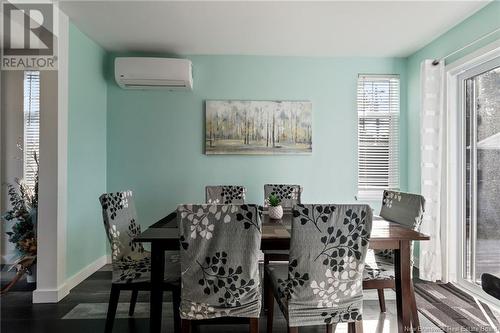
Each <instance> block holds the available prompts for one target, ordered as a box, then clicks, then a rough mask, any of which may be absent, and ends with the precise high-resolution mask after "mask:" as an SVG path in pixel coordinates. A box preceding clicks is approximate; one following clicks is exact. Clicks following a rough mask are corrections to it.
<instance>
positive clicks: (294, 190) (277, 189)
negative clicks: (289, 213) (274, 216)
mask: <svg viewBox="0 0 500 333" xmlns="http://www.w3.org/2000/svg"><path fill="white" fill-rule="evenodd" d="M271 194H273V195H275V196H277V197H278V198H279V199H280V200H281V206H282V207H283V208H290V209H291V208H292V207H293V206H294V205H296V204H300V196H301V194H302V187H301V186H300V185H286V184H266V185H264V198H265V202H264V203H265V205H266V206H268V202H267V199H268V198H269V196H270V195H271Z"/></svg>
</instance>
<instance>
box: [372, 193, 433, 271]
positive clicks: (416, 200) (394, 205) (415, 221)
mask: <svg viewBox="0 0 500 333" xmlns="http://www.w3.org/2000/svg"><path fill="white" fill-rule="evenodd" d="M424 211H425V198H424V197H423V196H421V195H419V194H412V193H405V192H397V191H389V190H385V191H384V194H383V199H382V208H381V209H380V217H381V218H383V219H385V220H388V221H392V222H397V223H399V224H402V225H404V226H406V227H407V228H410V229H412V230H416V231H419V230H420V225H421V224H422V219H423V216H424ZM411 253H413V242H412V251H411ZM375 254H376V255H377V256H378V257H379V259H380V260H382V259H386V261H387V260H392V259H394V256H393V251H392V250H376V251H375ZM412 265H413V256H412Z"/></svg>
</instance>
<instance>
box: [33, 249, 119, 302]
mask: <svg viewBox="0 0 500 333" xmlns="http://www.w3.org/2000/svg"><path fill="white" fill-rule="evenodd" d="M110 262H111V257H110V256H109V255H104V256H102V257H100V258H98V259H97V260H96V261H94V262H92V263H90V264H89V265H87V266H86V267H84V268H83V269H82V270H80V271H79V272H78V273H76V274H74V275H73V276H71V277H69V278H68V279H66V282H65V283H64V284H62V285H61V286H59V287H58V288H57V289H36V290H35V291H34V292H33V303H58V302H59V301H60V300H62V299H63V298H64V297H66V296H67V295H68V294H69V292H70V291H71V289H73V288H75V287H76V286H77V285H79V284H80V283H82V282H83V281H84V280H85V279H87V278H88V277H89V276H91V275H92V274H94V273H95V272H96V271H98V270H99V269H100V268H101V267H102V266H104V265H106V264H108V263H110Z"/></svg>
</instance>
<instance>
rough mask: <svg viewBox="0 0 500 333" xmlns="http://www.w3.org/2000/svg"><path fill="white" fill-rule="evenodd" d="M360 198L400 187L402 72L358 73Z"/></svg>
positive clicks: (378, 196) (379, 194)
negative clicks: (385, 73)
mask: <svg viewBox="0 0 500 333" xmlns="http://www.w3.org/2000/svg"><path fill="white" fill-rule="evenodd" d="M357 96H358V97H357V103H358V198H361V199H380V198H381V195H382V193H381V192H382V190H384V189H398V188H399V165H398V164H399V163H398V161H399V140H398V138H399V107H400V103H399V75H359V76H358V90H357Z"/></svg>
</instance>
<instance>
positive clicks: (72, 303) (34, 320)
mask: <svg viewBox="0 0 500 333" xmlns="http://www.w3.org/2000/svg"><path fill="white" fill-rule="evenodd" d="M6 279H8V276H7V275H6V274H3V275H2V284H4V283H5V282H6V281H5V280H6ZM110 281H111V271H110V267H109V266H105V267H103V268H102V269H101V270H99V271H98V272H96V273H94V274H93V275H92V276H90V277H89V278H88V279H86V280H85V281H83V282H82V283H81V284H80V285H78V286H77V287H75V288H74V289H73V290H72V291H71V293H70V294H69V295H68V296H67V297H66V298H64V299H63V300H62V301H61V302H59V303H58V304H32V303H31V291H29V289H30V286H29V285H27V284H26V283H25V282H24V281H22V282H21V283H20V284H19V286H18V287H17V288H16V289H15V290H13V291H11V292H9V293H8V294H6V295H4V296H2V297H1V298H0V302H1V326H0V328H1V329H0V331H1V332H2V333H14V332H15V333H31V332H36V333H94V332H97V333H100V332H103V331H104V318H105V315H106V309H107V303H108V297H109V291H110V287H111V282H110ZM386 296H387V313H386V314H380V312H379V310H378V301H377V297H376V293H373V294H372V293H368V294H367V295H366V296H365V303H364V314H363V316H364V319H365V320H364V328H365V332H369V333H382V332H390V333H392V332H396V330H395V329H396V316H395V313H396V309H395V302H394V297H393V295H392V296H391V292H390V291H389V292H387V293H386ZM170 298H171V295H170V293H165V296H164V302H165V303H164V315H163V318H164V319H163V332H165V333H167V332H173V322H172V314H171V313H172V310H171V306H170ZM129 300H130V292H123V293H122V294H121V296H120V302H121V303H124V304H122V305H121V308H122V311H121V313H120V309H119V311H118V312H119V313H118V314H117V316H118V317H120V318H117V319H116V320H115V326H114V330H113V331H114V332H120V333H135V332H144V333H146V332H148V331H149V325H148V313H149V303H148V302H149V297H148V294H147V293H140V294H139V298H138V305H137V308H136V313H135V315H134V317H132V318H129V317H128V316H127V314H126V313H127V309H128V302H129ZM420 317H421V321H422V326H423V327H426V328H428V329H429V328H431V329H432V328H435V326H434V325H432V324H431V323H430V322H429V321H427V320H425V318H424V317H423V316H420ZM265 320H266V319H265V315H262V317H261V320H260V332H265V327H266V325H265V323H266V321H265ZM285 325H286V324H285V320H284V318H283V316H282V315H281V313H280V311H279V309H278V307H277V306H276V308H275V319H274V332H275V333H285V332H286V326H285ZM344 326H345V325H339V327H338V328H337V330H336V332H337V333H342V332H346V331H347V327H344ZM437 331H439V330H437ZM195 332H196V331H195ZM199 332H200V333H205V332H207V333H216V332H217V333H225V332H228V333H236V332H248V326H247V325H222V326H203V327H200V328H199ZM300 332H304V333H312V332H325V330H324V327H307V328H303V329H301V330H300Z"/></svg>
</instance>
